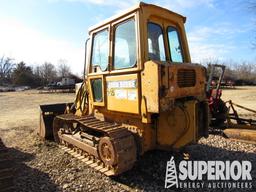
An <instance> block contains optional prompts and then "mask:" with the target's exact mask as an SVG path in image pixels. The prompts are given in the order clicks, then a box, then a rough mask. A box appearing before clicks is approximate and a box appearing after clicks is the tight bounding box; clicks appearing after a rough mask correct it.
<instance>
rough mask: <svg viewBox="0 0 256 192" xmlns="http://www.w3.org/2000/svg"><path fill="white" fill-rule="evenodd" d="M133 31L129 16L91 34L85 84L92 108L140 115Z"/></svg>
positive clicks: (132, 17) (133, 16) (133, 19)
mask: <svg viewBox="0 0 256 192" xmlns="http://www.w3.org/2000/svg"><path fill="white" fill-rule="evenodd" d="M137 31H138V24H137V22H136V13H133V14H131V15H129V16H127V17H125V18H122V19H118V20H115V21H114V22H113V23H110V24H109V25H108V26H107V27H102V28H101V29H98V30H97V31H96V32H93V34H92V46H91V47H92V48H91V59H90V70H89V74H88V81H89V87H90V89H91V93H92V94H91V101H92V104H93V106H94V107H95V106H96V107H97V106H99V107H104V108H106V109H107V110H109V111H117V112H125V113H131V114H139V113H140V107H139V106H140V93H139V90H140V82H139V79H140V75H139V67H140V65H139V62H138V55H139V48H138V47H139V45H138V35H137V34H138V32H137Z"/></svg>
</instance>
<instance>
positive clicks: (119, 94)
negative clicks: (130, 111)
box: [115, 89, 127, 99]
mask: <svg viewBox="0 0 256 192" xmlns="http://www.w3.org/2000/svg"><path fill="white" fill-rule="evenodd" d="M115 97H116V98H117V99H127V90H123V89H116V90H115Z"/></svg>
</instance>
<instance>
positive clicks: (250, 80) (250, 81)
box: [203, 59, 256, 85]
mask: <svg viewBox="0 0 256 192" xmlns="http://www.w3.org/2000/svg"><path fill="white" fill-rule="evenodd" d="M211 64H219V65H225V66H226V68H225V73H224V80H231V81H233V82H234V84H235V85H256V65H255V64H253V63H250V62H245V61H244V62H241V63H236V62H233V61H229V62H220V61H219V60H218V59H209V60H208V61H205V62H203V65H205V66H207V68H208V69H209V66H210V65H211ZM208 71H209V70H208ZM219 73H220V71H218V70H217V71H216V74H215V76H216V77H218V76H219Z"/></svg>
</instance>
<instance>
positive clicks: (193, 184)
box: [165, 157, 252, 189]
mask: <svg viewBox="0 0 256 192" xmlns="http://www.w3.org/2000/svg"><path fill="white" fill-rule="evenodd" d="M176 168H178V171H177V170H176ZM251 170H252V163H251V162H250V161H241V162H240V161H186V160H182V161H181V162H180V163H179V165H178V167H176V164H175V161H174V157H171V159H170V161H168V162H167V164H166V175H165V188H171V187H174V186H175V187H176V188H186V189H189V188H193V189H198V188H211V189H218V188H219V189H232V188H236V189H251V188H252V176H251Z"/></svg>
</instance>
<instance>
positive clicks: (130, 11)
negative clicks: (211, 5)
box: [89, 2, 186, 33]
mask: <svg viewBox="0 0 256 192" xmlns="http://www.w3.org/2000/svg"><path fill="white" fill-rule="evenodd" d="M147 8H154V9H155V10H158V11H159V13H161V11H165V12H169V13H170V14H173V15H176V16H178V17H180V18H181V19H182V20H183V22H184V23H185V22H186V17H184V16H182V15H180V14H178V13H175V12H173V11H170V10H168V9H166V8H163V7H160V6H157V5H153V4H148V3H144V2H140V3H138V4H136V5H135V6H133V7H131V8H129V9H127V10H125V11H122V12H121V13H119V14H117V15H114V16H112V17H110V18H108V19H106V20H103V21H102V22H100V23H98V24H96V25H93V26H91V27H90V28H89V33H91V32H92V31H94V30H96V29H98V28H100V27H103V26H105V25H107V24H109V23H111V22H113V21H115V20H117V19H120V18H122V17H124V16H126V15H129V14H130V13H133V12H136V11H137V10H139V9H147Z"/></svg>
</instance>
